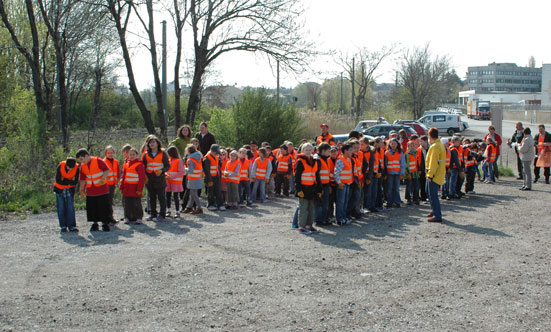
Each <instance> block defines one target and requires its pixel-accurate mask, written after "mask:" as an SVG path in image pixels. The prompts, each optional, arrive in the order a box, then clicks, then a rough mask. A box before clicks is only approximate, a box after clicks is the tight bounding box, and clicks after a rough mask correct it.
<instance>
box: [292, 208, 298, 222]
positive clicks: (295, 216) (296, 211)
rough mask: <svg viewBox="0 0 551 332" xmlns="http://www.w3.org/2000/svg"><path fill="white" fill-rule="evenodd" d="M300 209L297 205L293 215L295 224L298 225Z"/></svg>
mask: <svg viewBox="0 0 551 332" xmlns="http://www.w3.org/2000/svg"><path fill="white" fill-rule="evenodd" d="M298 210H299V207H298V206H297V209H296V210H295V214H294V215H293V226H294V227H298Z"/></svg>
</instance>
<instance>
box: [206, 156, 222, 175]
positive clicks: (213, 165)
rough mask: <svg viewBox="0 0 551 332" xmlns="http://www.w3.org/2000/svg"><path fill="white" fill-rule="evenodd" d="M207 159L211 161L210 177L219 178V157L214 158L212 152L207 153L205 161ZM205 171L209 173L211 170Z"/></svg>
mask: <svg viewBox="0 0 551 332" xmlns="http://www.w3.org/2000/svg"><path fill="white" fill-rule="evenodd" d="M206 158H209V160H210V176H218V160H219V159H218V156H216V157H213V156H212V155H211V154H210V152H209V153H207V155H206V156H205V158H203V160H204V159H206ZM205 171H209V170H205Z"/></svg>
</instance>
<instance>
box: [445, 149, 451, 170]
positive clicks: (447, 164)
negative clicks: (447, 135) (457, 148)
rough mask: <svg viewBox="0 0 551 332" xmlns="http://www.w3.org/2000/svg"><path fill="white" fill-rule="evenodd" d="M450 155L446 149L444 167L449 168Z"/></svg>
mask: <svg viewBox="0 0 551 332" xmlns="http://www.w3.org/2000/svg"><path fill="white" fill-rule="evenodd" d="M450 163H451V155H450V150H448V149H446V168H450Z"/></svg>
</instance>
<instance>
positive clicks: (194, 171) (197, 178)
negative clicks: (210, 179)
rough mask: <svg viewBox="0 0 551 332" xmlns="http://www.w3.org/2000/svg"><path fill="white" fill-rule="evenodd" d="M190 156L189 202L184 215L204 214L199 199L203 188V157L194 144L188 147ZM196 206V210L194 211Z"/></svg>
mask: <svg viewBox="0 0 551 332" xmlns="http://www.w3.org/2000/svg"><path fill="white" fill-rule="evenodd" d="M186 153H187V155H188V158H187V162H186V174H187V188H188V189H189V201H188V203H187V207H186V209H185V210H184V211H183V212H184V213H191V214H203V209H202V208H201V200H200V199H199V190H201V188H202V187H203V162H202V161H201V159H203V156H202V155H201V152H199V151H198V150H197V147H196V146H195V145H193V144H188V146H187V147H186ZM193 206H195V210H193Z"/></svg>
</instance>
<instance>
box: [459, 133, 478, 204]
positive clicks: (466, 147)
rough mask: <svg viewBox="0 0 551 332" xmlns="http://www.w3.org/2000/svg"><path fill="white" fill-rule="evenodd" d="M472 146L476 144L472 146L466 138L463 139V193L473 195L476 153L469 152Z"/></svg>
mask: <svg viewBox="0 0 551 332" xmlns="http://www.w3.org/2000/svg"><path fill="white" fill-rule="evenodd" d="M473 146H476V143H475V144H474V145H473V144H471V141H470V140H469V139H467V138H465V139H463V153H464V155H463V160H464V161H465V175H466V181H465V193H467V194H474V193H475V192H474V178H475V175H476V168H478V166H477V163H476V154H477V153H476V151H474V150H471V149H472V148H473Z"/></svg>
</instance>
